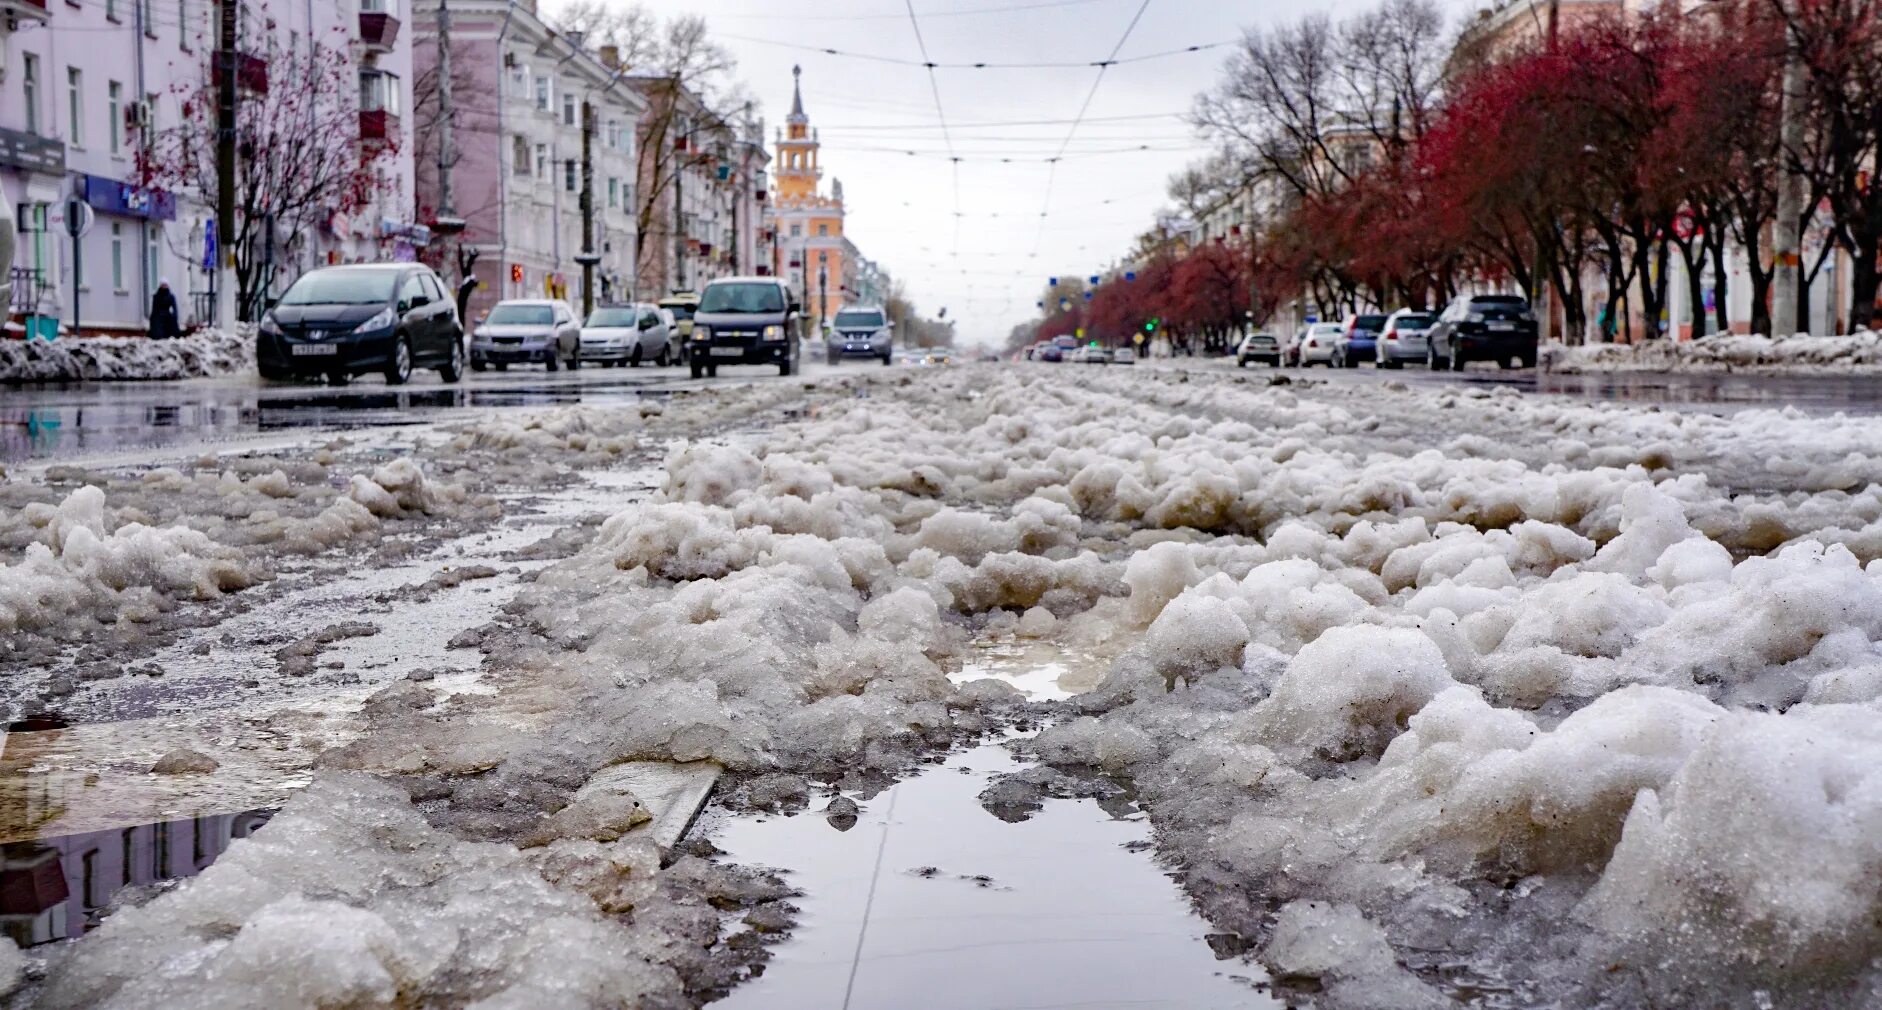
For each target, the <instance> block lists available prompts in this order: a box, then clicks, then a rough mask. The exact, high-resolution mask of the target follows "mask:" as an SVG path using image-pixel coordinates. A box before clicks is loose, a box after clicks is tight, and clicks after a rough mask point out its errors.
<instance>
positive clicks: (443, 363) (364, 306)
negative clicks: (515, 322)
mask: <svg viewBox="0 0 1882 1010" xmlns="http://www.w3.org/2000/svg"><path fill="white" fill-rule="evenodd" d="M255 362H256V365H257V366H258V367H259V368H260V370H261V377H262V378H264V379H294V378H304V377H311V376H315V375H324V376H326V377H327V380H328V381H329V382H333V383H342V382H345V381H346V380H348V379H349V378H351V377H353V376H355V375H359V374H361V373H362V372H381V373H383V374H384V375H385V377H386V382H388V383H390V384H392V385H394V386H397V385H402V384H404V382H405V381H406V380H408V379H410V378H411V377H412V369H413V368H435V369H437V370H438V375H439V376H440V377H442V378H443V379H444V381H446V382H456V381H457V380H458V377H459V376H460V375H462V374H463V371H464V327H463V326H462V325H461V324H460V323H459V322H458V318H457V307H456V305H455V304H453V303H452V301H451V299H450V298H449V297H447V296H446V295H445V289H444V284H443V282H441V281H439V280H438V275H437V274H434V273H432V272H431V268H430V267H427V266H424V265H422V264H418V263H386V264H375V265H370V266H345V267H326V268H324V269H320V270H312V271H309V272H307V273H305V274H302V275H301V278H300V279H299V280H297V281H295V282H294V285H293V286H292V287H290V288H288V290H287V294H285V295H282V296H281V300H280V301H279V302H277V303H276V304H275V307H274V308H273V309H272V310H270V311H269V312H268V314H267V315H265V316H263V317H262V320H261V325H260V327H259V328H258V329H257V330H256V333H255Z"/></svg>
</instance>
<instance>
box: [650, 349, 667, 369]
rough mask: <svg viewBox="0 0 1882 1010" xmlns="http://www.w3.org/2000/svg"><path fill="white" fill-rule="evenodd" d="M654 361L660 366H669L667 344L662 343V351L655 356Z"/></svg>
mask: <svg viewBox="0 0 1882 1010" xmlns="http://www.w3.org/2000/svg"><path fill="white" fill-rule="evenodd" d="M653 363H654V365H655V366H656V367H659V368H665V367H667V349H666V346H665V345H661V347H660V353H659V354H656V355H654V356H653Z"/></svg>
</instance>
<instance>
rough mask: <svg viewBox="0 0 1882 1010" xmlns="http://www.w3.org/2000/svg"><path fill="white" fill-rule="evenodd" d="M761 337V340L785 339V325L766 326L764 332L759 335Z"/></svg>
mask: <svg viewBox="0 0 1882 1010" xmlns="http://www.w3.org/2000/svg"><path fill="white" fill-rule="evenodd" d="M759 339H760V340H783V339H784V327H782V326H767V327H765V329H764V332H763V333H762V334H760V335H759Z"/></svg>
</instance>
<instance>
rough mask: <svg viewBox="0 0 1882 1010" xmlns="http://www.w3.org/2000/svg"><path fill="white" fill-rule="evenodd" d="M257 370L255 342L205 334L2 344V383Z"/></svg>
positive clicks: (246, 335) (243, 335) (249, 337)
mask: <svg viewBox="0 0 1882 1010" xmlns="http://www.w3.org/2000/svg"><path fill="white" fill-rule="evenodd" d="M254 368H255V337H254V333H253V332H252V331H250V330H248V329H246V328H244V330H242V331H241V332H237V333H230V332H227V331H224V330H199V331H197V332H195V333H192V334H190V335H189V336H186V337H179V338H178V339H176V340H149V339H146V338H144V337H83V338H77V339H73V338H64V339H60V340H54V341H44V340H6V339H0V383H13V384H18V383H23V382H81V381H84V382H90V381H128V380H152V379H191V378H197V377H200V376H205V375H228V374H231V373H234V372H249V371H253V370H254Z"/></svg>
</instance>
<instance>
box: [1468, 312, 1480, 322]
mask: <svg viewBox="0 0 1882 1010" xmlns="http://www.w3.org/2000/svg"><path fill="white" fill-rule="evenodd" d="M1464 318H1465V319H1467V320H1469V321H1470V322H1473V323H1481V322H1483V313H1481V312H1472V313H1471V314H1470V315H1467V316H1465V317H1464Z"/></svg>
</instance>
